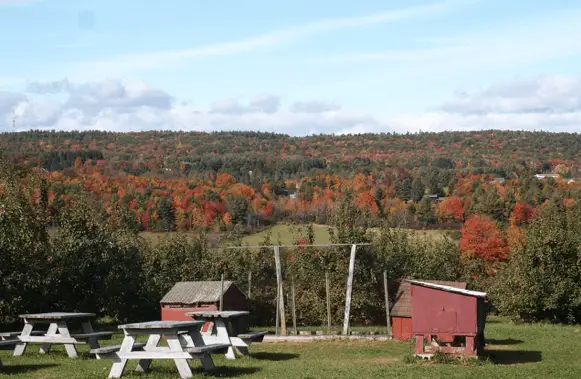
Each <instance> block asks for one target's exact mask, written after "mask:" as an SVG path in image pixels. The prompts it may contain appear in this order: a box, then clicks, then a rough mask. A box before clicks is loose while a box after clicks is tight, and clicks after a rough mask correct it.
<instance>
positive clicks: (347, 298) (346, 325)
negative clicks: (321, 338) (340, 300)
mask: <svg viewBox="0 0 581 379" xmlns="http://www.w3.org/2000/svg"><path fill="white" fill-rule="evenodd" d="M356 250H357V245H355V244H353V245H351V257H350V258H349V274H348V276H347V294H346V296H345V317H344V319H343V334H344V335H348V334H349V313H350V312H351V292H352V290H353V273H354V271H355V252H356Z"/></svg>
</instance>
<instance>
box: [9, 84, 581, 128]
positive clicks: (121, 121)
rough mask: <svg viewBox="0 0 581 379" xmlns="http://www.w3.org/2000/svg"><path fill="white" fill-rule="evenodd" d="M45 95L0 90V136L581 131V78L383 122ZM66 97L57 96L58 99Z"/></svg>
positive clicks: (255, 107)
mask: <svg viewBox="0 0 581 379" xmlns="http://www.w3.org/2000/svg"><path fill="white" fill-rule="evenodd" d="M28 88H29V89H31V90H33V91H34V92H37V93H42V94H46V93H56V92H59V90H60V91H61V92H65V93H66V96H62V95H63V94H61V95H59V96H60V97H62V98H60V99H59V100H56V99H55V98H54V96H46V95H45V96H41V97H40V98H39V96H37V95H35V94H31V93H28V94H23V93H14V92H0V130H2V129H3V130H10V129H11V125H12V117H13V116H16V120H17V127H18V129H20V130H28V129H31V128H35V129H36V128H39V129H59V130H83V129H84V130H88V129H99V130H114V131H139V130H152V129H168V130H197V131H216V130H259V131H271V132H279V133H286V134H290V135H307V134H318V133H334V134H355V133H380V132H390V131H397V132H408V131H409V132H418V131H444V130H482V129H513V130H548V131H581V78H576V77H559V76H543V77H532V78H525V79H518V80H512V81H506V82H499V83H493V84H492V85H490V86H489V87H488V88H486V89H484V90H479V91H460V92H459V93H458V94H457V95H456V96H455V97H454V98H453V99H451V100H450V101H447V102H443V104H442V105H440V106H439V107H437V108H436V110H435V111H427V112H424V113H418V114H399V115H395V116H390V117H379V116H372V115H368V114H363V113H360V112H355V111H351V110H348V109H344V108H341V107H339V106H338V105H336V104H332V103H326V102H324V101H302V102H301V101H299V102H294V103H290V105H289V106H282V105H281V99H280V97H278V96H275V95H272V94H266V93H263V94H259V95H256V96H255V97H252V98H250V100H248V101H239V100H237V99H226V100H220V101H216V102H215V103H214V104H212V106H211V107H209V108H207V109H206V108H199V107H195V106H192V105H189V104H185V103H180V102H178V101H176V100H175V99H174V97H173V96H171V94H168V93H167V92H165V91H163V90H160V89H156V88H151V87H149V86H148V85H147V84H146V83H143V82H135V81H134V82H126V81H121V80H117V79H108V80H105V81H102V82H94V83H85V84H75V83H71V82H69V81H68V80H66V79H65V80H59V81H54V82H44V83H29V85H28ZM59 96H56V97H57V98H58V97H59Z"/></svg>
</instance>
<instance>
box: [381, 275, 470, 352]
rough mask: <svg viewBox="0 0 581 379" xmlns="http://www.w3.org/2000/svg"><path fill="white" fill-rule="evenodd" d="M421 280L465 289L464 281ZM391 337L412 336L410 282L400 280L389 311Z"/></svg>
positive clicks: (404, 338) (406, 338)
mask: <svg viewBox="0 0 581 379" xmlns="http://www.w3.org/2000/svg"><path fill="white" fill-rule="evenodd" d="M422 281H423V282H428V283H434V284H441V285H445V286H451V287H456V288H460V289H466V283H464V282H446V281H441V280H422ZM389 314H390V317H391V328H392V335H393V338H395V339H397V340H400V341H407V340H409V339H411V338H412V337H413V333H412V291H411V284H410V283H409V282H407V281H405V280H402V281H401V283H400V284H399V288H398V290H397V295H396V297H395V301H394V303H393V307H392V308H391V311H390V313H389Z"/></svg>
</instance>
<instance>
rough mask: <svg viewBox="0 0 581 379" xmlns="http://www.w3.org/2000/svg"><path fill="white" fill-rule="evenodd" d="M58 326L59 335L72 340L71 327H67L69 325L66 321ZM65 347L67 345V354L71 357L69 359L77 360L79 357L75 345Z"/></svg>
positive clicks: (69, 344)
mask: <svg viewBox="0 0 581 379" xmlns="http://www.w3.org/2000/svg"><path fill="white" fill-rule="evenodd" d="M57 326H58V330H59V334H60V335H61V336H62V337H66V338H71V333H69V327H68V326H67V323H66V322H65V321H59V322H58V323H57ZM64 345H65V350H66V351H67V354H68V355H69V358H77V357H78V354H77V348H76V347H75V345H74V344H72V343H65V344H64Z"/></svg>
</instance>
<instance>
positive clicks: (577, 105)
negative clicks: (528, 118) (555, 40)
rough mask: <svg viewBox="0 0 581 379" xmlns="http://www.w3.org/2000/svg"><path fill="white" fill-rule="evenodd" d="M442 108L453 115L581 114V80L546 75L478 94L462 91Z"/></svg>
mask: <svg viewBox="0 0 581 379" xmlns="http://www.w3.org/2000/svg"><path fill="white" fill-rule="evenodd" d="M442 109H443V110H444V111H446V112H449V113H460V114H486V113H499V114H510V113H523V114H526V113H547V114H560V113H570V112H578V111H581V78H571V77H562V76H543V77H536V78H526V79H516V80H512V81H509V82H502V83H495V84H493V85H492V86H490V87H489V88H488V89H485V90H483V91H478V92H472V93H468V92H461V93H459V94H458V95H457V96H456V98H455V99H454V100H452V101H449V102H446V103H445V104H444V105H443V106H442Z"/></svg>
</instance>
